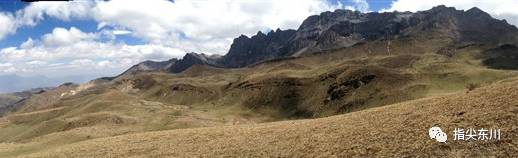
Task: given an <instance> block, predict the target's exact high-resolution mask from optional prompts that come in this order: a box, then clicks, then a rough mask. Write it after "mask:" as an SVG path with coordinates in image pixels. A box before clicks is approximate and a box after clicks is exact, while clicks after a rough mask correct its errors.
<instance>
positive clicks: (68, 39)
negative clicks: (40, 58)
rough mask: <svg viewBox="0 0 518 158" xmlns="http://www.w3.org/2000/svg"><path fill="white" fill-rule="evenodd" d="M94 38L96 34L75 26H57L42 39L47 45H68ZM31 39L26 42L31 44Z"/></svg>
mask: <svg viewBox="0 0 518 158" xmlns="http://www.w3.org/2000/svg"><path fill="white" fill-rule="evenodd" d="M94 38H95V34H92V33H84V32H82V31H80V30H79V29H77V28H75V27H71V28H70V29H69V30H67V29H65V28H60V27H57V28H54V30H52V33H50V34H45V35H43V37H42V40H43V44H45V45H46V46H66V45H71V44H74V43H77V42H82V41H90V40H93V39H94ZM30 40H31V39H29V40H28V41H27V42H29V43H27V42H26V43H24V44H30V42H31V41H30ZM22 45H23V44H22Z"/></svg>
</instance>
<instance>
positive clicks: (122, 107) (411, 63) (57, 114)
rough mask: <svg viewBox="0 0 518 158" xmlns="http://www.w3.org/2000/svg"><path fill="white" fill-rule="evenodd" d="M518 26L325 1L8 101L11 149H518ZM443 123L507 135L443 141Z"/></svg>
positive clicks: (467, 14)
mask: <svg viewBox="0 0 518 158" xmlns="http://www.w3.org/2000/svg"><path fill="white" fill-rule="evenodd" d="M517 38H518V29H517V28H516V27H515V26H513V25H510V24H508V23H507V22H506V21H505V20H497V19H494V18H492V17H491V16H489V14H487V13H485V12H483V11H481V10H480V9H478V8H472V9H469V10H466V11H464V10H456V9H455V8H451V7H445V6H437V7H434V8H432V9H430V10H427V11H419V12H415V13H411V12H386V13H374V12H373V13H360V12H353V11H350V10H336V11H334V12H324V13H321V14H319V15H314V16H310V17H308V18H307V19H306V20H305V21H304V22H303V23H302V24H301V26H300V27H299V29H297V30H284V31H283V30H280V29H278V30H276V31H271V32H269V33H267V34H264V33H262V32H258V33H257V34H256V35H254V36H252V37H247V36H240V37H238V38H236V39H234V41H233V44H232V45H231V48H230V50H229V52H228V54H226V55H224V56H218V55H206V54H198V53H187V54H186V55H185V56H184V57H183V58H182V59H170V60H168V61H161V62H160V61H144V62H142V63H139V64H137V65H134V66H132V67H130V68H129V69H128V70H127V71H124V72H123V73H121V74H120V75H117V76H114V77H104V78H99V79H96V80H92V81H90V82H87V83H84V84H74V83H65V84H62V85H61V86H58V87H55V88H49V89H45V90H44V91H40V92H37V93H31V94H30V95H28V96H25V97H24V98H18V100H17V101H16V104H13V103H12V102H13V101H9V106H5V107H9V108H8V109H7V110H3V112H2V111H1V110H2V108H1V107H0V112H2V113H4V112H5V113H6V114H7V115H5V116H3V117H1V118H0V157H15V156H21V157H23V156H29V157H132V156H137V157H149V156H151V157H153V156H154V157H161V156H173V157H187V156H201V157H209V156H214V155H216V156H222V157H224V156H234V157H262V156H269V157H273V156H280V157H333V156H336V157H347V156H357V157H369V156H380V157H439V156H449V157H462V156H465V155H470V156H475V157H489V156H496V157H516V154H517V153H518V151H517V150H518V149H517V144H516V141H514V139H516V137H517V135H513V134H514V133H516V132H517V127H516V124H517V121H518V120H517V117H516V116H517V115H516V113H517V111H518V107H517V106H516V105H518V100H517V99H515V98H517V97H518V86H516V85H518V84H517V83H518V71H516V70H518V66H517V65H518V64H516V63H518V58H516V57H517V56H518V46H517V44H518V40H517ZM7 99H9V100H12V99H17V98H13V97H11V96H8V97H7ZM433 125H439V126H441V127H443V129H444V130H446V131H448V132H450V133H448V134H449V135H451V131H452V130H453V129H454V128H455V127H463V128H468V127H476V128H481V127H483V128H501V129H502V131H503V134H504V135H503V139H502V140H500V141H487V142H485V141H484V142H453V141H449V142H448V143H447V144H442V145H440V144H438V143H437V142H434V141H431V140H429V138H428V137H427V130H428V128H430V127H431V126H433ZM416 151H420V152H416Z"/></svg>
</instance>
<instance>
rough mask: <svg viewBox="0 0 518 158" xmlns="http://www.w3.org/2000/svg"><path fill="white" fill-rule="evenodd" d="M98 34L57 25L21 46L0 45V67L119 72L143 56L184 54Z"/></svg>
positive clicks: (50, 73) (48, 72) (55, 71)
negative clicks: (106, 39) (128, 43)
mask: <svg viewBox="0 0 518 158" xmlns="http://www.w3.org/2000/svg"><path fill="white" fill-rule="evenodd" d="M100 36H102V35H101V34H96V33H87V32H83V31H81V30H79V29H77V28H74V27H71V28H69V29H66V28H59V27H58V28H55V29H54V31H53V32H51V33H48V34H45V35H43V36H42V37H41V38H40V39H32V38H29V39H28V40H27V41H26V42H24V43H23V44H22V45H21V46H20V47H8V48H4V49H1V50H0V63H3V64H0V67H2V68H4V71H3V72H6V71H7V69H9V70H10V71H9V72H15V71H17V72H18V73H21V74H23V73H25V74H34V73H36V74H45V75H48V76H53V75H54V76H55V75H58V76H59V75H66V74H78V73H79V74H85V73H86V74H87V73H98V72H105V73H108V72H109V73H118V72H122V71H123V70H124V69H126V68H128V67H130V66H131V65H133V64H136V63H138V62H141V61H143V60H167V59H170V58H172V57H176V58H179V57H181V56H183V55H184V54H185V52H184V51H182V50H180V49H177V48H173V47H169V46H165V45H160V44H142V45H126V44H124V43H114V42H113V41H109V42H100V41H98V40H96V39H98V38H101V37H100ZM106 68H110V70H107V69H106ZM22 70H23V71H22ZM92 70H94V71H92Z"/></svg>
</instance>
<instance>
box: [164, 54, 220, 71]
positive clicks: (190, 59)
mask: <svg viewBox="0 0 518 158" xmlns="http://www.w3.org/2000/svg"><path fill="white" fill-rule="evenodd" d="M218 59H219V57H218V56H208V55H206V54H203V53H201V54H198V53H194V52H191V53H187V54H185V56H183V58H182V59H180V60H178V61H177V62H176V63H175V64H174V65H172V66H171V67H169V69H168V71H169V72H173V73H179V72H182V71H184V70H186V69H188V68H189V67H191V66H192V65H210V66H215V67H220V66H219V65H218V64H217V63H216V62H217V61H218Z"/></svg>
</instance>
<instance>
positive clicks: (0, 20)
mask: <svg viewBox="0 0 518 158" xmlns="http://www.w3.org/2000/svg"><path fill="white" fill-rule="evenodd" d="M0 24H1V25H0V40H1V39H3V38H4V37H5V36H7V35H8V34H12V33H14V32H15V28H16V25H15V20H14V18H13V16H12V15H11V14H9V13H3V12H0Z"/></svg>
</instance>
